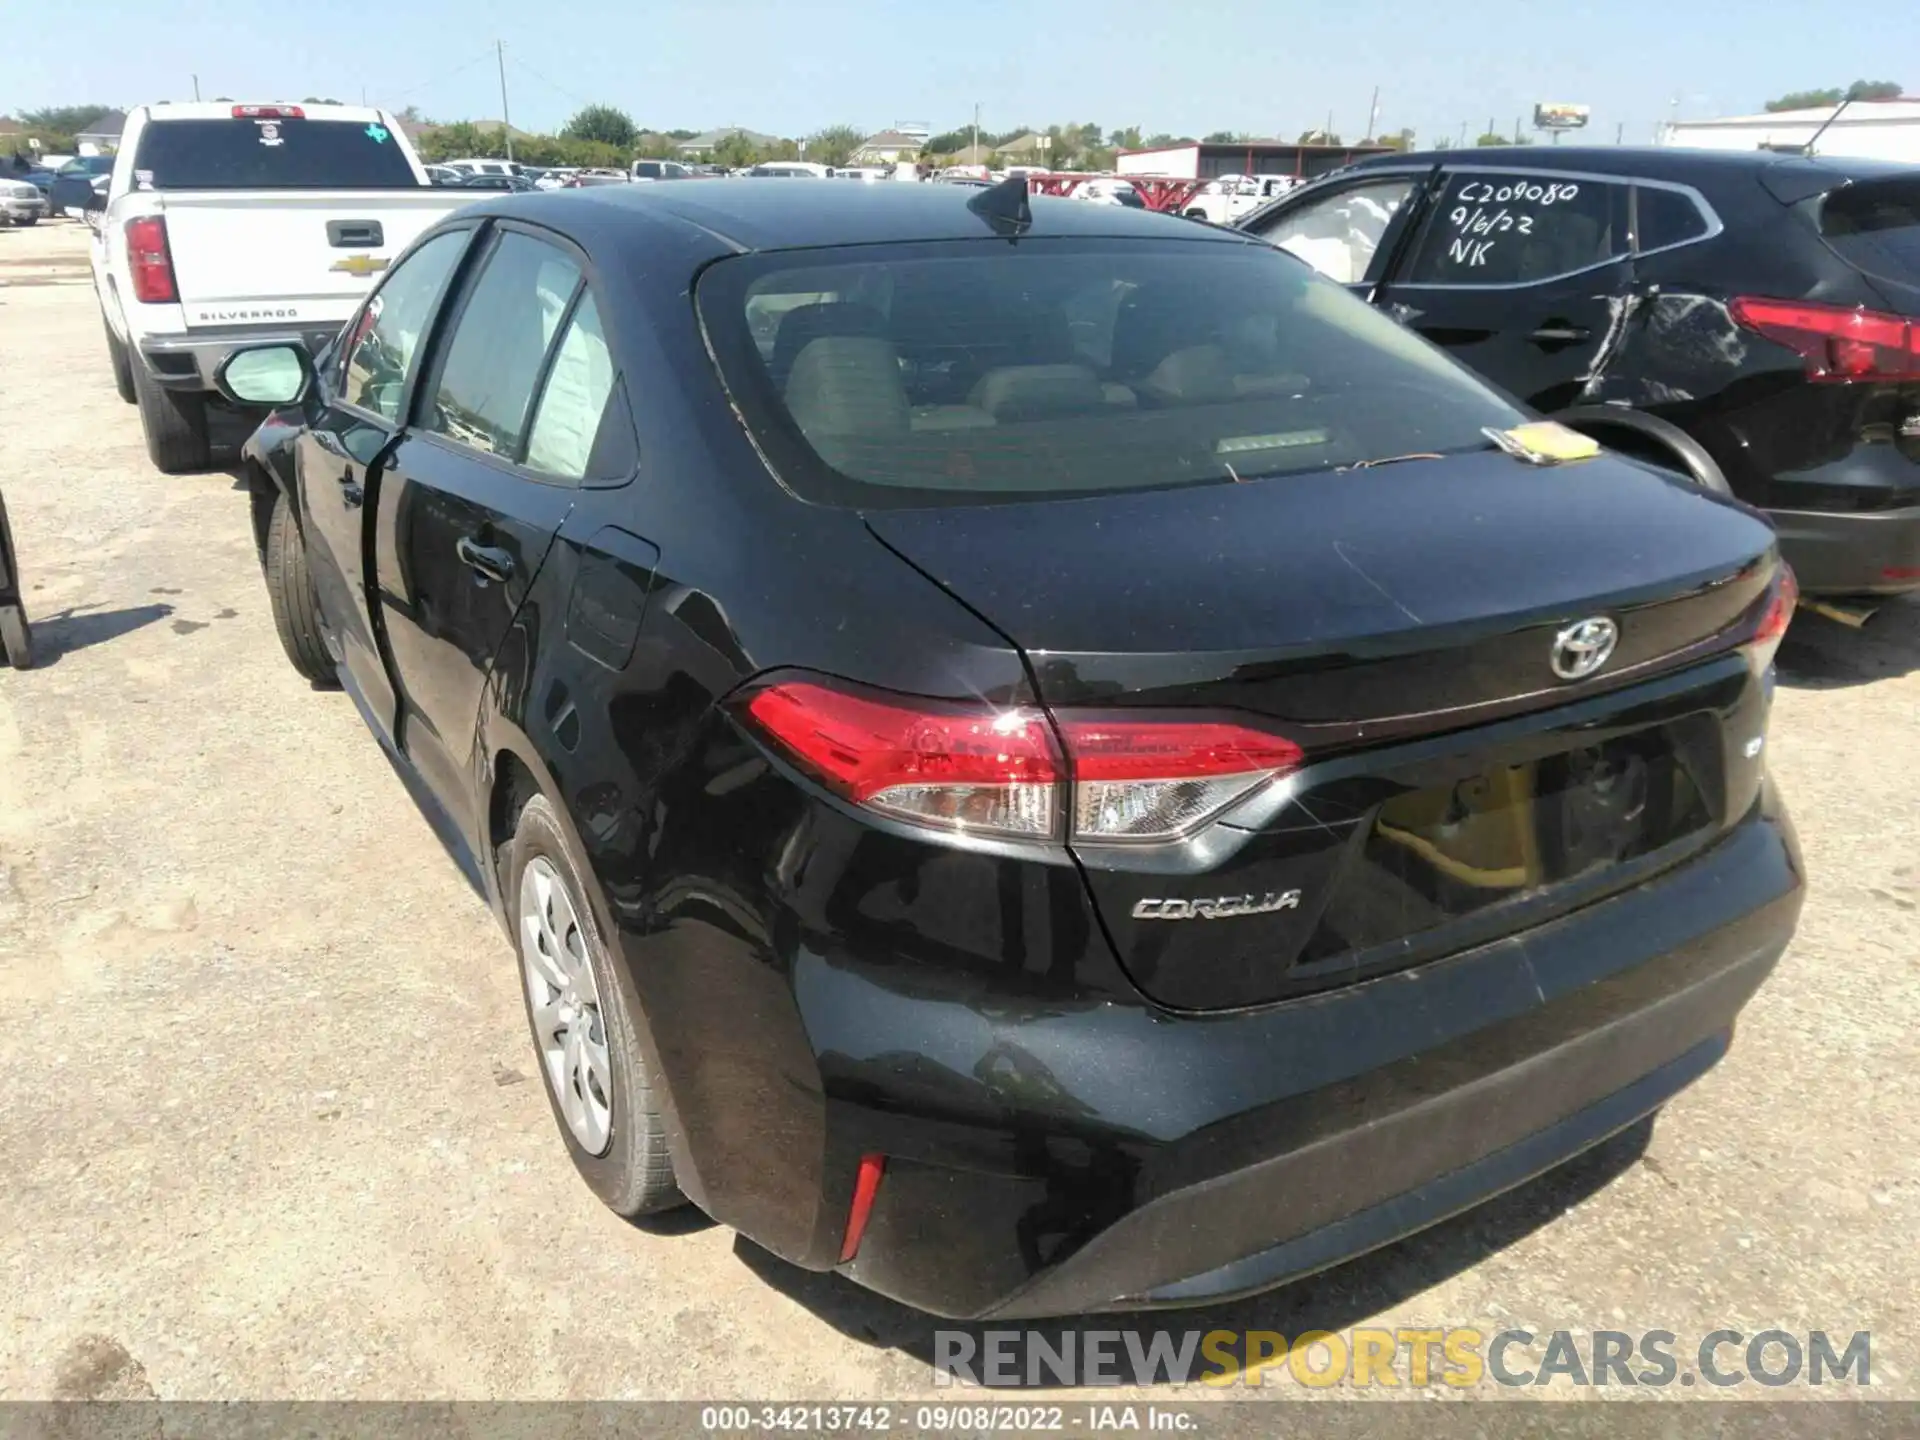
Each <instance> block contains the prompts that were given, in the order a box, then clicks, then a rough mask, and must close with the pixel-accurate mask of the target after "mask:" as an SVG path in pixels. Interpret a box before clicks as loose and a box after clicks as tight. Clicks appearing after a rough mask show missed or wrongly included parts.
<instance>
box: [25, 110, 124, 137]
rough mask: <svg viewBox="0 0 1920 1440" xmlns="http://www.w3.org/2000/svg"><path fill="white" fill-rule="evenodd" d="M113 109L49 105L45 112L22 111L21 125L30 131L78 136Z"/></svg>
mask: <svg viewBox="0 0 1920 1440" xmlns="http://www.w3.org/2000/svg"><path fill="white" fill-rule="evenodd" d="M112 108H113V107H112V106H111V105H49V106H48V107H47V108H46V109H44V110H22V111H21V112H20V123H21V124H22V125H24V126H26V127H27V129H29V130H50V131H53V132H54V133H56V134H60V135H78V134H79V133H80V132H81V131H82V130H85V129H86V128H87V127H88V126H89V125H91V124H93V122H94V121H96V120H98V119H99V118H100V117H101V116H102V115H104V114H106V113H107V111H109V110H111V109H112Z"/></svg>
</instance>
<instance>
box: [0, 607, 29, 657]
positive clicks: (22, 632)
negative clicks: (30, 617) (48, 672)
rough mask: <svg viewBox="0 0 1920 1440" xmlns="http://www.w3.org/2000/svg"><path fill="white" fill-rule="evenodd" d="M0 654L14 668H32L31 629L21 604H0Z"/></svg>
mask: <svg viewBox="0 0 1920 1440" xmlns="http://www.w3.org/2000/svg"><path fill="white" fill-rule="evenodd" d="M0 654H4V655H5V656H6V661H7V663H8V664H9V665H11V666H13V668H14V669H16V670H31V669H32V668H33V631H32V630H31V629H29V628H28V626H27V612H26V610H25V608H24V607H22V606H19V605H0Z"/></svg>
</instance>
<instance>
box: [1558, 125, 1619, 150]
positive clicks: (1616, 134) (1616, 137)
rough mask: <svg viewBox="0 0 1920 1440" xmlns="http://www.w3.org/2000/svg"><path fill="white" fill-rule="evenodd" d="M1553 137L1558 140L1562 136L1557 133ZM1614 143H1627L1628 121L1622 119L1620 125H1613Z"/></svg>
mask: <svg viewBox="0 0 1920 1440" xmlns="http://www.w3.org/2000/svg"><path fill="white" fill-rule="evenodd" d="M1553 138H1554V139H1556V140H1558V139H1559V138H1560V137H1559V136H1558V135H1556V136H1554V137H1553ZM1613 143H1614V144H1616V145H1624V144H1626V143H1627V122H1626V121H1624V120H1622V121H1621V122H1620V123H1619V124H1618V125H1616V126H1614V127H1613Z"/></svg>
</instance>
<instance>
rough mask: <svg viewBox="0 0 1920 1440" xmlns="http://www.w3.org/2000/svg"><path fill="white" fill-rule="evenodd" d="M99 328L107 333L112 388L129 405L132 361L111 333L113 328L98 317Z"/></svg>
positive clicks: (131, 391) (124, 348)
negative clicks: (111, 370) (111, 368)
mask: <svg viewBox="0 0 1920 1440" xmlns="http://www.w3.org/2000/svg"><path fill="white" fill-rule="evenodd" d="M100 328H101V329H102V330H105V331H106V332H107V363H108V364H109V365H111V366H112V367H113V388H114V391H115V393H116V394H118V395H119V396H120V398H121V399H122V400H124V401H126V402H127V404H129V405H131V404H133V403H134V400H135V398H136V397H135V395H134V393H133V359H132V357H131V356H129V355H128V354H127V347H126V346H125V345H123V344H121V343H120V340H119V337H117V336H116V335H115V334H114V333H113V327H112V326H111V325H109V324H107V317H106V316H104V315H102V316H101V317H100Z"/></svg>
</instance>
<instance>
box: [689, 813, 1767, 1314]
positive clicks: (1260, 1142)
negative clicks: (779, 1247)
mask: <svg viewBox="0 0 1920 1440" xmlns="http://www.w3.org/2000/svg"><path fill="white" fill-rule="evenodd" d="M1801 891H1802V878H1801V868H1800V863H1799V856H1798V853H1797V849H1796V846H1795V842H1794V839H1793V835H1792V830H1791V826H1790V824H1789V822H1788V821H1787V819H1786V817H1785V815H1784V814H1783V813H1781V812H1780V811H1779V810H1778V809H1777V808H1776V807H1775V806H1774V805H1773V803H1772V802H1771V800H1763V802H1762V803H1761V804H1760V805H1758V806H1756V807H1755V809H1754V811H1753V812H1752V813H1751V814H1750V815H1749V816H1748V817H1747V818H1746V819H1745V820H1744V821H1742V822H1741V823H1740V824H1739V825H1738V826H1736V827H1735V828H1734V829H1733V830H1732V831H1730V832H1729V833H1728V834H1727V835H1726V836H1724V837H1723V838H1722V840H1721V841H1720V842H1719V843H1718V844H1716V845H1715V846H1714V847H1713V848H1712V849H1711V850H1709V851H1708V852H1706V853H1704V854H1702V855H1701V856H1699V857H1698V858H1696V859H1695V860H1693V861H1691V862H1689V863H1688V864H1686V865H1685V866H1683V867H1681V868H1680V869H1678V870H1676V871H1674V872H1671V873H1669V874H1668V875H1665V876H1663V877H1662V878H1660V879H1659V880H1657V881H1655V882H1652V883H1649V884H1647V885H1644V886H1641V887H1639V888H1637V889H1635V890H1632V891H1629V892H1627V893H1625V894H1622V895H1618V896H1615V897H1613V898H1612V899H1609V900H1607V901H1604V902H1602V903H1599V904H1595V905H1592V906H1590V907H1588V908H1586V909H1584V910H1581V911H1578V912H1576V913H1574V914H1572V915H1568V916H1565V917H1563V918H1561V919H1560V920H1558V921H1555V922H1554V923H1552V924H1549V925H1545V926H1542V927H1539V928H1537V929H1535V930H1531V931H1529V932H1527V933H1526V934H1525V936H1524V937H1523V938H1513V939H1509V940H1505V941H1501V942H1498V943H1495V944H1492V945H1488V946H1484V947H1482V948H1479V949H1476V950H1473V951H1469V952H1466V953H1463V954H1459V955H1455V956H1453V957H1450V958H1448V959H1446V960H1443V961H1438V962H1435V963H1433V964H1430V965H1426V966H1422V967H1419V968H1417V969H1415V970H1412V971H1406V972H1401V973H1398V974H1394V975H1390V976H1386V977H1383V978H1381V979H1379V980H1376V981H1372V982H1369V983H1366V984H1361V985H1357V986H1353V987H1350V988H1348V989H1345V990H1340V991H1335V992H1331V993H1328V994H1323V995H1318V996H1314V997H1311V998H1309V999H1306V1000H1301V1001H1297V1002H1292V1003H1289V1004H1285V1005H1279V1006H1272V1007H1267V1008H1264V1009H1259V1010H1251V1011H1242V1012H1237V1013H1227V1014H1207V1015H1193V1014H1174V1013H1171V1012H1167V1011H1162V1010H1156V1009H1152V1008H1136V1007H1127V1006H1120V1005H1114V1004H1102V1005H1091V1006H1088V1007H1086V1008H1085V1009H1082V1010H1078V1011H1072V1012H1063V1011H1061V1010H1059V1009H1058V1008H1057V1007H1049V1008H1047V1009H1044V1010H1041V1009H1035V1010H1034V1011H1033V1012H1032V1013H1027V1012H1026V1011H1023V1009H1022V1007H1021V1005H1020V1003H1019V1001H1018V1000H1017V999H1009V1000H1006V1001H1005V1003H995V1004H993V1005H991V1006H989V1005H987V1004H985V1003H984V1002H983V1003H982V1004H980V1005H977V1006H968V1005H964V1004H956V1003H955V1001H954V999H953V997H951V996H947V997H940V998H935V997H930V996H916V995H915V994H914V993H912V990H911V989H910V988H905V987H903V988H894V984H893V982H891V981H890V977H889V975H888V972H887V970H886V968H885V967H884V966H880V967H875V968H872V969H868V970H865V971H861V970H856V969H854V968H849V967H846V966H844V965H842V966H834V967H831V968H830V967H828V966H826V965H825V964H824V962H821V961H818V960H810V959H808V958H807V957H801V958H799V960H798V963H797V965H796V973H795V975H794V985H795V994H796V998H797V999H798V1000H799V1002H800V1005H801V1010H802V1018H803V1021H804V1023H805V1026H806V1029H807V1032H808V1033H809V1035H810V1036H812V1037H813V1048H814V1051H815V1061H816V1063H817V1064H818V1066H819V1071H820V1078H821V1082H822V1088H823V1089H824V1092H825V1096H826V1099H827V1105H826V1112H827V1113H826V1116H825V1121H826V1125H825V1128H826V1131H827V1141H828V1144H827V1149H828V1153H829V1159H828V1162H827V1164H826V1165H825V1166H824V1167H823V1173H824V1175H825V1177H826V1188H825V1192H824V1193H823V1194H822V1195H821V1196H820V1202H819V1203H820V1206H821V1212H822V1214H823V1216H824V1217H826V1218H827V1219H828V1220H829V1221H831V1220H832V1218H833V1217H835V1216H837V1217H840V1218H841V1220H844V1216H845V1215H846V1209H847V1201H848V1198H849V1196H850V1184H851V1179H850V1166H851V1164H852V1163H853V1159H854V1157H857V1156H858V1155H860V1154H863V1153H880V1154H884V1155H886V1156H887V1169H886V1175H885V1179H884V1180H883V1182H882V1184H881V1186H880V1191H879V1198H878V1201H877V1203H876V1204H875V1206H874V1210H873V1214H872V1218H871V1221H870V1223H869V1225H868V1228H867V1230H866V1233H865V1237H864V1239H863V1241H862V1243H861V1246H860V1248H859V1251H858V1253H857V1255H856V1256H855V1258H854V1260H853V1261H852V1262H850V1263H848V1264H846V1265H843V1266H840V1267H839V1268H840V1269H841V1270H842V1271H843V1272H844V1273H846V1274H848V1275H849V1276H851V1277H852V1278H853V1279H855V1280H857V1281H859V1282H860V1283H862V1284H865V1285H868V1286H871V1287H872V1288H874V1289H876V1290H879V1291H881V1292H883V1293H885V1294H888V1295H891V1296H893V1297H895V1298H896V1299H899V1300H902V1301H904V1302H906V1303H908V1304H910V1305H914V1306H916V1307H919V1308H921V1309H924V1310H929V1311H933V1312H935V1313H937V1314H942V1315H949V1316H956V1317H967V1318H982V1317H989V1316H990V1317H995V1318H1002V1317H1030V1316H1042V1315H1066V1314H1079V1313H1086V1312H1094V1311H1101V1310H1116V1309H1137V1308H1143V1307H1153V1306H1169V1305H1185V1304H1195V1303H1200V1302H1204V1301H1212V1300H1217V1299H1221V1298H1225V1297H1231V1296H1235V1295H1239V1294H1244V1293H1248V1292H1251V1291H1255V1290H1260V1289H1264V1288H1267V1287H1270V1286H1272V1285H1276V1284H1279V1283H1282V1282H1284V1281H1286V1280H1289V1279H1292V1278H1294V1277H1297V1276H1300V1275H1304V1274H1307V1273H1310V1272H1312V1271H1315V1270H1319V1269H1323V1268H1325V1267H1327V1266H1330V1265H1333V1264H1336V1263H1338V1262H1340V1261H1342V1260H1345V1259H1347V1258H1350V1257H1352V1256H1355V1255H1358V1254H1361V1253H1363V1252H1365V1251H1367V1250H1370V1249H1373V1248H1375V1247H1377V1246H1380V1245H1384V1244H1387V1243H1389V1242H1391V1241H1393V1240H1396V1239H1399V1238H1401V1237H1402V1236H1404V1235H1406V1234H1408V1233H1410V1232H1412V1231H1415V1230H1418V1229H1420V1228H1422V1227H1424V1226H1426V1225H1430V1224H1432V1223H1434V1222H1436V1221H1438V1220H1440V1219H1443V1218H1445V1217H1446V1216H1448V1215H1450V1214H1453V1213H1455V1212H1457V1211H1459V1210H1462V1209H1465V1208H1468V1207H1470V1206H1472V1205H1474V1204H1477V1203H1479V1202H1480V1201H1482V1200H1484V1199H1487V1198H1489V1197H1490V1196H1492V1195H1495V1194H1497V1193H1499V1192H1500V1191H1502V1190H1505V1189H1507V1188H1509V1187H1511V1186H1513V1185H1516V1184H1519V1183H1520V1182H1522V1181H1524V1180H1526V1179H1527V1178H1529V1177H1530V1176H1532V1175H1535V1174H1538V1173H1539V1172H1541V1171H1543V1170H1545V1169H1548V1168H1550V1167H1552V1166H1553V1165H1555V1164H1558V1163H1559V1162H1561V1161H1563V1160H1565V1159H1567V1158H1569V1157H1571V1156H1572V1155H1575V1154H1577V1153H1579V1152H1580V1151H1582V1150H1584V1149H1586V1148H1588V1147H1589V1146H1591V1145H1593V1144H1595V1143H1597V1142H1598V1141H1600V1140H1602V1139H1604V1138H1605V1137H1606V1136H1608V1135H1609V1134H1612V1133H1614V1132H1615V1131H1617V1130H1619V1129H1621V1128H1623V1127H1624V1126H1627V1125H1629V1124H1631V1123H1632V1122H1633V1121H1634V1120H1636V1119H1638V1118H1639V1117H1641V1116H1643V1115H1645V1114H1647V1113H1649V1112H1650V1111H1652V1110H1654V1109H1656V1108H1658V1107H1659V1106H1660V1105H1661V1104H1663V1103H1664V1102H1665V1101H1666V1100H1667V1099H1668V1097H1670V1096H1671V1095H1673V1094H1674V1093H1676V1092H1677V1091H1678V1090H1680V1089H1681V1088H1683V1087H1684V1086H1685V1085H1687V1084H1688V1083H1690V1082H1691V1081H1692V1080H1694V1079H1696V1078H1697V1077H1698V1076H1699V1075H1701V1074H1702V1073H1704V1072H1705V1071H1706V1070H1707V1069H1708V1068H1709V1067H1711V1065H1712V1064H1713V1063H1714V1062H1715V1061H1716V1060H1717V1059H1718V1058H1719V1057H1720V1055H1721V1054H1723V1053H1724V1052H1725V1050H1726V1048H1727V1045H1728V1043H1729V1041H1730V1038H1731V1033H1732V1028H1733V1024H1734V1021H1735V1018H1736V1016H1737V1015H1738V1013H1739V1011H1740V1009H1741V1007H1742V1006H1743V1005H1744V1004H1745V1003H1746V1001H1747V1000H1748V998H1749V997H1750V996H1751V995H1752V994H1753V992H1754V990H1755V989H1756V988H1757V987H1758V986H1759V984H1760V983H1761V981H1762V980H1763V979H1764V978H1765V977H1766V975H1767V974H1768V973H1769V971H1770V970H1771V969H1772V967H1773V965H1774V964H1775V963H1776V961H1777V960H1778V959H1779V957H1780V954H1781V953H1782V951H1783V950H1784V948H1785V946H1786V944H1787V942H1788V941H1789V939H1790V938H1791V935H1792V932H1793V928H1794V925H1795V922H1796V920H1797V917H1798V913H1799V909H1800V903H1801ZM856 1057H859V1058H856ZM968 1082H975V1084H974V1088H972V1089H970V1088H969V1083H968ZM981 1089H984V1090H985V1092H987V1093H988V1094H989V1095H990V1096H991V1099H992V1102H993V1103H992V1104H990V1105H981V1104H980V1103H978V1094H979V1091H980V1090H981ZM707 1198H708V1202H709V1205H710V1208H713V1209H715V1211H716V1213H718V1214H720V1215H721V1217H722V1218H726V1213H725V1212H726V1210H727V1209H728V1208H729V1207H728V1206H727V1203H726V1197H725V1196H722V1195H709V1196H708V1197H707ZM792 1258H798V1259H800V1260H801V1263H808V1257H792ZM816 1263H818V1262H817V1261H816ZM827 1263H831V1259H830V1258H829V1260H828V1262H827Z"/></svg>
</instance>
